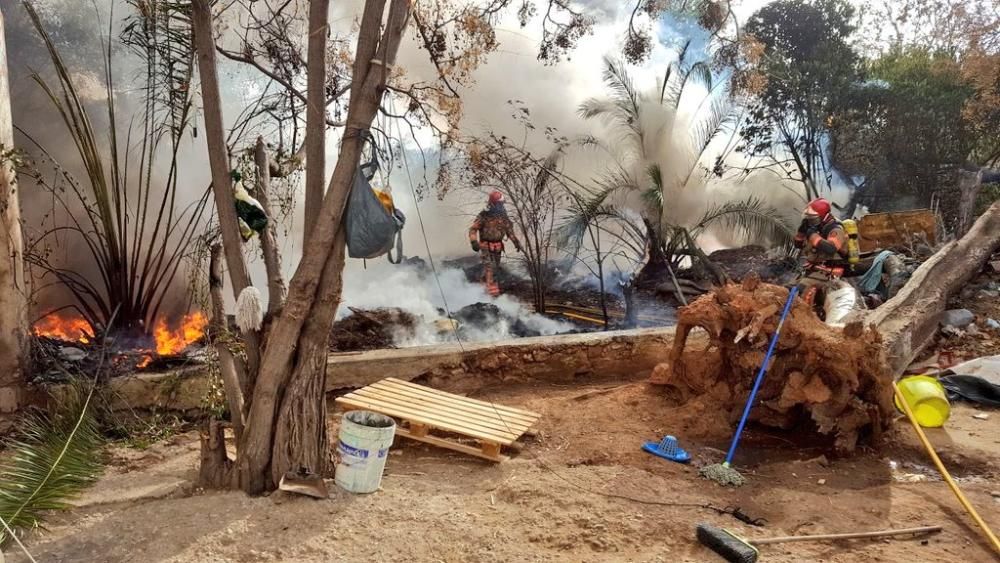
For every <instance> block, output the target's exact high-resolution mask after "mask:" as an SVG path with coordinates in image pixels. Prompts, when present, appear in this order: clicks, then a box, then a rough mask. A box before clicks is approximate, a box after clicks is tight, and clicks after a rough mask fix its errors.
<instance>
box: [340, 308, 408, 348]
mask: <svg viewBox="0 0 1000 563" xmlns="http://www.w3.org/2000/svg"><path fill="white" fill-rule="evenodd" d="M349 309H350V311H351V314H350V315H348V316H346V317H344V318H342V319H340V320H338V321H337V322H335V323H333V329H332V330H331V331H330V350H332V351H334V352H352V351H360V350H378V349H381V348H395V347H396V342H397V339H400V338H405V337H406V336H410V337H412V336H414V335H415V333H416V328H417V324H418V319H417V317H415V316H414V315H413V314H412V313H409V312H407V311H404V310H403V309H398V308H379V309H371V310H363V309H356V308H354V307H349Z"/></svg>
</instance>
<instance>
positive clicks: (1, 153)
mask: <svg viewBox="0 0 1000 563" xmlns="http://www.w3.org/2000/svg"><path fill="white" fill-rule="evenodd" d="M15 157H16V155H15V154H14V130H13V119H12V117H11V113H10V85H9V79H8V74H7V42H6V34H5V33H4V22H3V14H0V431H2V430H5V429H6V427H7V426H8V424H9V422H8V420H7V418H8V415H10V414H12V413H13V412H15V411H16V410H17V409H18V406H19V405H20V402H21V401H20V397H21V384H22V378H21V375H22V373H21V372H22V370H23V368H24V361H25V358H26V357H27V349H28V297H27V296H28V290H27V288H26V286H25V277H24V255H23V252H24V242H23V239H22V235H21V206H20V203H19V202H18V194H17V189H18V185H17V176H16V174H15V171H14V158H15Z"/></svg>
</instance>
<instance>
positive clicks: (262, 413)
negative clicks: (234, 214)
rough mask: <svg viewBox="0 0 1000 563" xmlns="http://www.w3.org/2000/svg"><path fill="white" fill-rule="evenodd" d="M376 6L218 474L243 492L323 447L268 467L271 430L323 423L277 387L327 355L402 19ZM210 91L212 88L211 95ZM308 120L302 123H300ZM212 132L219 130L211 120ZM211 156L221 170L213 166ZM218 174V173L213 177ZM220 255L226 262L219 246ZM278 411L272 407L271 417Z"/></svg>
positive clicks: (319, 380)
mask: <svg viewBox="0 0 1000 563" xmlns="http://www.w3.org/2000/svg"><path fill="white" fill-rule="evenodd" d="M385 4H386V2H385V0H368V1H367V2H366V3H365V8H364V13H363V14H362V18H361V25H360V29H359V33H358V45H357V49H356V55H355V58H356V60H355V62H354V73H353V78H352V86H351V98H350V106H349V108H348V114H347V124H346V127H345V131H344V138H343V140H342V142H341V146H340V153H339V157H338V159H337V164H336V166H335V168H334V171H333V175H332V177H331V179H330V183H329V189H328V190H327V194H326V196H325V197H324V198H323V204H322V208H321V210H320V213H319V216H318V217H317V219H316V224H315V226H314V227H313V229H312V232H311V234H310V236H309V243H308V245H307V248H308V249H309V252H307V253H305V254H304V255H303V257H302V260H301V261H300V263H299V266H298V268H297V269H296V271H295V275H294V276H293V277H292V279H291V282H290V284H289V288H288V297H287V299H286V300H285V306H284V308H283V309H282V312H281V314H280V315H279V316H278V318H277V319H275V322H274V324H273V325H272V327H271V329H270V333H269V335H268V344H267V349H266V350H265V352H264V354H263V357H262V358H261V363H260V368H259V371H258V372H257V378H256V383H255V385H254V386H253V387H252V391H251V396H250V398H249V402H250V408H249V415H248V417H247V426H246V429H245V431H244V433H243V436H242V439H241V440H240V444H239V455H238V456H237V459H236V461H235V463H234V464H233V466H232V471H231V473H230V474H227V480H228V481H230V482H231V483H233V484H235V485H236V486H239V487H240V488H242V489H243V490H244V491H246V492H248V493H251V494H255V493H260V492H263V491H265V490H268V489H271V488H273V487H274V486H275V481H274V478H273V475H278V474H280V472H281V470H283V468H282V467H278V466H277V465H280V464H282V463H284V462H285V460H287V461H288V462H289V463H290V464H296V463H298V462H297V460H309V459H323V458H324V457H325V456H326V452H325V451H323V452H320V451H316V450H317V448H318V447H320V446H319V445H320V444H325V437H319V436H316V437H314V438H311V439H304V440H301V441H297V442H296V443H294V444H291V445H286V444H282V445H281V448H282V449H283V450H285V452H284V453H283V454H282V455H281V456H280V460H279V461H278V462H277V464H272V454H273V451H274V449H275V440H274V438H275V435H276V433H277V434H281V435H282V436H288V435H295V434H296V432H297V431H298V430H296V428H305V427H309V428H324V431H325V421H322V422H316V423H309V424H304V423H303V420H301V419H300V418H298V417H300V416H316V415H315V414H314V413H317V412H320V408H322V407H317V406H316V405H317V403H318V402H320V401H324V400H325V397H324V396H323V394H322V393H318V392H314V393H311V394H310V395H309V396H308V398H306V397H302V398H301V399H302V400H301V401H299V404H301V406H302V408H298V407H296V406H295V405H294V404H292V403H294V402H295V401H296V400H297V399H289V401H292V403H288V404H286V401H285V399H286V395H291V394H292V392H289V393H287V394H286V393H285V390H286V389H296V390H297V389H318V388H319V387H321V386H322V385H323V381H324V379H323V378H324V377H325V366H326V362H325V361H319V360H318V358H321V357H322V358H324V359H325V356H326V353H327V351H326V349H325V348H326V346H325V344H324V343H325V341H326V338H327V337H328V333H329V329H330V325H331V324H332V319H333V317H334V316H335V314H336V307H337V303H338V302H339V299H340V276H341V273H342V270H343V265H344V258H343V256H344V255H343V239H342V238H341V237H342V233H341V230H342V228H343V226H342V223H341V220H342V218H343V213H344V209H345V206H346V204H347V196H348V194H349V193H350V188H351V185H352V183H353V179H354V175H355V172H356V170H357V166H358V162H359V160H360V157H361V147H362V141H363V136H364V134H365V133H366V132H367V131H368V129H369V128H370V127H371V123H372V121H373V120H374V118H375V114H376V112H377V111H378V108H379V105H380V102H381V99H382V95H383V93H384V92H385V88H386V80H387V78H388V75H389V69H390V68H391V67H392V65H393V63H394V62H395V59H396V53H397V51H398V50H399V44H400V41H401V40H402V36H403V31H404V30H405V28H406V24H407V21H408V20H409V15H410V2H409V1H408V0H391V4H390V8H389V14H388V18H387V19H386V22H385V25H384V26H383V25H382V19H383V14H384V12H385ZM192 8H193V13H194V16H193V20H194V21H195V24H196V40H198V38H199V37H200V38H201V39H200V40H198V41H197V48H198V58H199V66H200V68H201V69H202V75H203V79H202V90H203V99H204V101H205V105H204V111H205V120H206V125H208V124H209V123H210V122H215V123H218V124H221V116H222V114H221V108H220V106H219V104H218V84H217V82H216V81H214V80H213V81H206V80H205V76H206V75H209V76H211V77H213V78H214V76H215V72H216V68H215V60H214V45H212V44H211V8H210V5H209V0H195V1H194V2H193V4H192ZM199 30H200V31H199ZM380 30H382V31H381V33H380ZM212 89H214V93H213V92H211V90H212ZM206 93H207V94H208V95H206ZM210 116H211V117H210ZM309 126H310V124H308V123H307V127H309ZM312 126H314V127H315V126H316V125H315V124H312ZM214 129H215V127H212V128H209V127H206V130H208V131H209V132H211V133H213V137H214V133H215V131H214ZM218 131H219V132H221V125H220V126H219V127H218ZM209 141H210V142H209V152H210V153H212V157H213V158H212V161H213V166H212V172H213V179H214V178H215V177H216V172H217V170H221V169H222V168H224V165H225V162H226V154H225V146H224V145H221V146H220V144H219V143H217V142H215V140H214V139H213V138H210V139H209ZM219 161H221V163H222V167H220V166H218V165H217V163H218V162H219ZM314 165H315V163H314V162H312V161H311V160H310V159H307V163H306V170H307V174H308V172H309V169H310V168H311V167H313V166H314ZM223 172H224V170H223ZM221 180H225V178H224V177H222V178H221ZM227 185H228V182H227ZM230 209H231V205H230ZM220 224H221V225H222V226H223V228H225V227H226V225H225V223H224V221H223V217H222V213H221V212H220ZM226 251H227V258H228V257H229V255H228V253H229V249H228V248H227V249H226ZM237 273H239V272H237ZM321 325H322V326H321ZM321 344H322V345H321ZM307 402H308V403H309V404H306V403H307ZM279 407H280V409H281V413H282V416H280V417H279V416H278V412H279ZM286 413H287V414H286ZM206 443H207V444H208V446H207V447H210V446H211V445H212V442H211V441H210V440H209V441H206V442H203V447H206V446H205V444H206ZM214 444H215V446H216V447H218V444H219V441H218V440H216V441H215V442H214ZM202 458H203V459H218V456H211V455H204V454H203V456H202Z"/></svg>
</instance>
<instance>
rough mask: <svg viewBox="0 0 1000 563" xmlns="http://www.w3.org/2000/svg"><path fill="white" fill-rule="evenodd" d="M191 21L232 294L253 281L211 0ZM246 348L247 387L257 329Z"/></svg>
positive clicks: (203, 1) (253, 370) (196, 3)
mask: <svg viewBox="0 0 1000 563" xmlns="http://www.w3.org/2000/svg"><path fill="white" fill-rule="evenodd" d="M191 23H192V27H193V29H194V42H195V48H196V49H197V51H198V73H199V75H200V77H201V100H202V107H203V110H204V111H203V114H204V116H205V139H206V142H207V144H208V160H209V165H210V168H211V170H212V192H213V193H214V195H215V207H216V212H217V213H218V216H219V227H220V229H221V230H222V247H223V250H225V256H226V268H227V269H228V270H229V281H230V285H232V287H233V297H234V298H235V297H239V294H240V292H241V291H243V290H244V289H246V288H247V286H249V285H250V274H249V273H248V272H247V265H246V262H245V261H244V259H243V248H242V245H243V242H242V240H241V239H240V229H239V219H238V217H237V216H236V206H235V205H234V203H233V190H232V181H231V179H230V176H229V172H230V168H229V150H228V147H227V145H226V137H225V133H224V131H223V125H222V102H221V98H220V95H219V76H218V69H217V67H216V61H215V38H214V37H213V31H212V30H213V28H212V2H211V0H192V2H191ZM244 340H245V342H246V350H247V376H248V379H249V381H248V383H247V385H248V388H250V389H252V388H253V382H254V380H255V375H256V374H257V368H258V365H259V359H258V358H259V354H260V352H259V350H260V348H259V336H258V335H257V333H255V332H251V333H248V334H245V335H244Z"/></svg>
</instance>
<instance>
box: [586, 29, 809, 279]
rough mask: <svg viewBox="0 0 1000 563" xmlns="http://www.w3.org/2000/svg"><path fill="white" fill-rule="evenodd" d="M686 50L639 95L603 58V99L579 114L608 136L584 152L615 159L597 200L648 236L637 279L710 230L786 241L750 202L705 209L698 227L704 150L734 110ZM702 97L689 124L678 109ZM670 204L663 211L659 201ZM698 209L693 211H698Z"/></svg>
mask: <svg viewBox="0 0 1000 563" xmlns="http://www.w3.org/2000/svg"><path fill="white" fill-rule="evenodd" d="M687 55H688V45H687V44H686V45H684V47H683V48H681V49H680V51H679V53H678V57H677V60H676V61H675V62H674V63H672V64H671V65H669V67H668V68H667V70H666V72H665V74H664V76H663V78H662V79H661V80H660V82H659V85H658V88H657V91H656V92H649V93H644V92H641V91H640V90H639V89H638V88H637V87H636V86H635V83H634V81H633V79H632V77H631V76H630V75H629V72H628V69H627V68H626V66H625V65H624V64H623V63H622V62H621V61H617V60H615V59H611V58H606V59H605V70H604V81H605V84H606V85H607V87H608V90H609V94H610V95H609V96H608V97H606V98H592V99H589V100H587V101H585V102H584V103H583V104H582V105H581V106H580V109H579V113H580V115H581V116H582V117H584V118H585V119H599V120H601V121H602V122H603V123H604V124H605V126H606V127H607V128H608V130H609V135H608V138H607V139H604V140H600V139H596V138H593V137H591V138H587V139H585V140H584V144H585V145H589V146H593V147H597V148H600V149H602V150H604V151H605V152H607V153H608V154H610V155H611V156H612V160H613V163H612V165H611V166H610V167H609V169H608V170H607V171H606V172H605V173H604V174H602V175H601V176H600V177H599V178H597V180H596V181H597V184H598V186H599V188H600V189H598V190H597V192H598V193H601V192H603V191H604V190H608V191H609V192H612V193H615V194H618V195H619V201H620V202H621V203H620V205H622V206H625V207H628V208H632V209H634V210H635V211H637V212H638V213H639V214H640V216H641V218H642V222H643V225H644V228H645V231H646V242H647V250H646V252H647V254H648V258H647V261H646V263H645V265H644V266H643V269H642V272H641V273H640V276H639V278H640V280H641V279H655V278H659V277H660V276H661V275H662V274H664V273H665V271H666V269H667V268H669V267H670V265H671V264H672V265H674V266H676V265H678V263H679V262H680V260H681V259H682V258H683V256H685V255H688V254H691V252H692V249H691V248H689V247H690V246H691V244H690V241H691V240H693V239H695V238H697V234H696V233H700V232H702V231H704V229H706V228H708V227H710V226H712V225H713V224H720V223H721V224H724V225H725V226H726V227H729V228H736V229H739V230H741V231H743V232H744V233H745V234H746V236H747V237H748V238H765V239H768V240H771V241H776V242H786V241H787V239H788V236H789V232H788V229H787V227H785V226H784V224H783V223H782V222H781V221H780V219H779V218H778V215H777V213H776V212H775V210H773V209H771V208H770V207H769V206H767V205H766V204H765V203H764V202H763V201H761V200H759V199H755V198H748V199H746V200H743V201H734V202H727V203H725V204H723V205H721V206H718V207H717V208H712V209H709V210H708V212H707V213H705V214H704V216H702V217H701V218H700V219H699V220H697V221H692V220H691V218H693V217H697V214H696V213H692V211H697V208H698V207H701V206H702V204H703V200H704V193H703V191H702V188H703V187H704V186H705V182H704V178H703V177H702V176H701V175H700V174H696V172H697V171H698V170H699V168H700V165H701V163H702V161H703V158H704V156H705V154H706V152H707V150H708V147H709V145H710V144H711V142H712V141H713V139H715V138H716V137H718V136H719V135H720V134H721V133H722V132H723V131H725V130H726V129H727V125H728V124H729V123H730V122H731V115H732V111H731V105H730V103H729V100H728V95H727V94H728V93H727V92H726V91H725V83H724V82H719V83H717V84H713V79H712V72H711V69H710V67H709V66H708V64H707V63H705V62H703V61H697V62H693V63H692V62H689V61H688V56H687ZM694 86H701V87H702V88H704V89H705V90H707V93H706V94H703V97H702V98H701V99H700V100H697V102H698V103H697V105H696V109H695V111H694V113H693V114H692V116H691V117H690V118H689V119H685V118H683V117H682V116H681V114H680V111H679V110H680V107H681V102H682V101H684V100H687V99H689V98H690V97H691V96H693V95H696V94H700V92H697V91H695V90H694V89H693V88H692V87H694ZM666 201H669V202H674V205H664V202H666ZM695 204H697V205H695Z"/></svg>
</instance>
